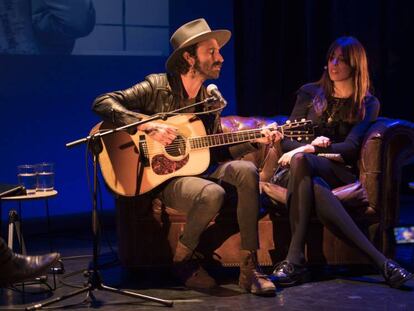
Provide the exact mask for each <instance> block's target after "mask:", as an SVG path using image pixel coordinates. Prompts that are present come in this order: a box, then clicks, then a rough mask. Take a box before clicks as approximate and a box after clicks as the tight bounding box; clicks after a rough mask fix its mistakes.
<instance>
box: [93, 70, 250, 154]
mask: <svg viewBox="0 0 414 311" xmlns="http://www.w3.org/2000/svg"><path fill="white" fill-rule="evenodd" d="M207 97H208V94H207V91H206V88H205V87H204V86H201V89H200V91H199V92H198V94H197V97H196V101H197V102H198V101H201V100H203V99H205V98H207ZM186 98H187V93H186V92H185V90H184V87H183V85H182V82H181V78H179V77H176V76H173V75H170V74H151V75H149V76H147V77H146V78H145V80H144V81H142V82H140V83H138V84H135V85H134V86H132V87H130V88H128V89H126V90H122V91H115V92H110V93H106V94H103V95H100V96H99V97H97V98H96V99H95V101H94V103H93V106H92V109H93V110H94V111H95V112H96V113H98V114H99V115H101V116H102V117H103V118H104V119H106V120H107V121H110V122H112V123H114V124H116V125H118V126H120V125H125V124H129V123H132V122H135V121H138V120H140V119H141V118H142V117H143V116H142V114H144V115H153V114H155V113H159V112H168V111H172V110H174V109H177V108H179V107H184V106H186V105H188V104H189V103H188V101H187V99H186ZM201 109H202V108H198V109H197V110H196V111H201ZM190 112H194V111H190ZM200 119H201V120H202V121H203V124H204V126H205V128H206V132H207V134H216V133H221V132H222V128H221V122H220V114H219V113H218V112H216V113H209V114H204V115H201V116H200ZM255 150H256V148H255V147H254V146H253V145H252V144H250V143H242V144H237V145H232V146H231V147H227V146H226V147H220V148H212V151H213V152H212V153H211V155H212V160H213V162H221V161H225V160H228V159H232V158H233V159H236V158H239V157H241V156H243V155H245V154H247V153H249V152H252V151H255Z"/></svg>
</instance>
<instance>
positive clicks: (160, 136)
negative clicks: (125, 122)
mask: <svg viewBox="0 0 414 311" xmlns="http://www.w3.org/2000/svg"><path fill="white" fill-rule="evenodd" d="M138 129H139V130H140V131H143V132H145V133H146V134H147V135H148V136H149V137H151V138H152V139H154V140H155V141H157V142H159V143H160V144H162V145H164V146H167V145H169V144H171V143H172V142H173V141H174V139H175V138H176V137H177V128H175V127H172V126H170V125H166V124H162V123H157V122H148V123H145V124H142V125H140V126H139V127H138Z"/></svg>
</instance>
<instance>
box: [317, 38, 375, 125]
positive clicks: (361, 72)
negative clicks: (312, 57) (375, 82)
mask: <svg viewBox="0 0 414 311" xmlns="http://www.w3.org/2000/svg"><path fill="white" fill-rule="evenodd" d="M337 48H341V51H342V55H343V57H344V61H345V63H346V64H347V65H348V66H350V67H351V75H352V81H353V88H354V91H353V94H352V107H351V110H350V115H349V116H348V121H351V122H352V121H355V120H361V119H362V118H363V117H364V114H365V107H364V98H365V96H367V95H368V94H369V89H370V78H369V72H368V60H367V55H366V53H365V49H364V47H363V46H362V44H361V43H360V42H359V41H358V40H357V39H356V38H354V37H341V38H338V39H336V40H335V41H334V42H333V43H332V44H331V46H330V47H329V49H328V53H327V62H329V61H330V59H331V57H332V56H333V55H334V52H335V50H336V49H337ZM317 84H318V85H319V86H320V92H319V94H317V95H316V96H315V98H314V101H313V104H314V107H315V110H316V112H317V113H318V114H322V112H323V111H324V110H325V109H326V107H327V100H326V97H327V96H331V95H332V94H334V83H333V81H332V80H331V79H330V77H329V73H328V70H325V71H324V73H323V74H322V77H321V78H320V80H319V81H318V82H317Z"/></svg>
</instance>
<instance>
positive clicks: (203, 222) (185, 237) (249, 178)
mask: <svg viewBox="0 0 414 311" xmlns="http://www.w3.org/2000/svg"><path fill="white" fill-rule="evenodd" d="M206 177H207V178H202V177H196V176H193V177H179V178H175V179H173V180H171V181H170V182H169V183H168V184H167V185H166V186H165V188H164V189H163V190H162V192H161V194H160V197H161V200H162V201H163V203H164V204H166V205H168V206H169V207H171V208H174V209H176V210H178V211H180V212H184V213H186V214H187V223H186V226H185V228H184V232H183V234H182V236H181V238H180V241H181V242H182V243H183V244H184V245H186V246H187V247H189V248H190V249H193V250H194V249H195V248H196V247H197V245H198V243H199V240H200V236H201V234H202V233H203V231H204V230H205V229H206V227H207V225H208V224H209V222H210V221H211V220H212V219H213V218H214V217H215V216H216V215H217V213H218V212H219V211H220V209H221V208H222V205H223V202H224V199H225V196H226V195H227V194H226V190H225V189H224V188H223V187H222V186H221V185H220V183H221V182H225V183H227V184H230V185H232V186H233V188H234V189H235V190H236V196H237V222H238V224H239V229H240V235H241V249H243V250H252V251H253V250H257V249H258V248H259V242H258V233H257V229H258V228H257V222H258V217H259V174H258V171H257V168H256V166H255V165H254V164H253V163H251V162H250V161H241V160H235V161H230V162H226V163H223V164H221V165H219V166H218V168H217V169H216V170H215V171H214V172H213V173H212V174H209V175H208V176H206ZM209 178H210V179H209ZM213 180H214V181H213ZM215 181H217V182H215Z"/></svg>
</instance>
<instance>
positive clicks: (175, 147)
mask: <svg viewBox="0 0 414 311" xmlns="http://www.w3.org/2000/svg"><path fill="white" fill-rule="evenodd" d="M165 151H166V152H167V153H168V154H169V155H170V156H172V157H178V156H183V155H185V154H186V140H185V138H184V137H182V136H177V137H176V138H175V139H174V140H173V142H172V143H171V144H170V145H168V146H166V147H165Z"/></svg>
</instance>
